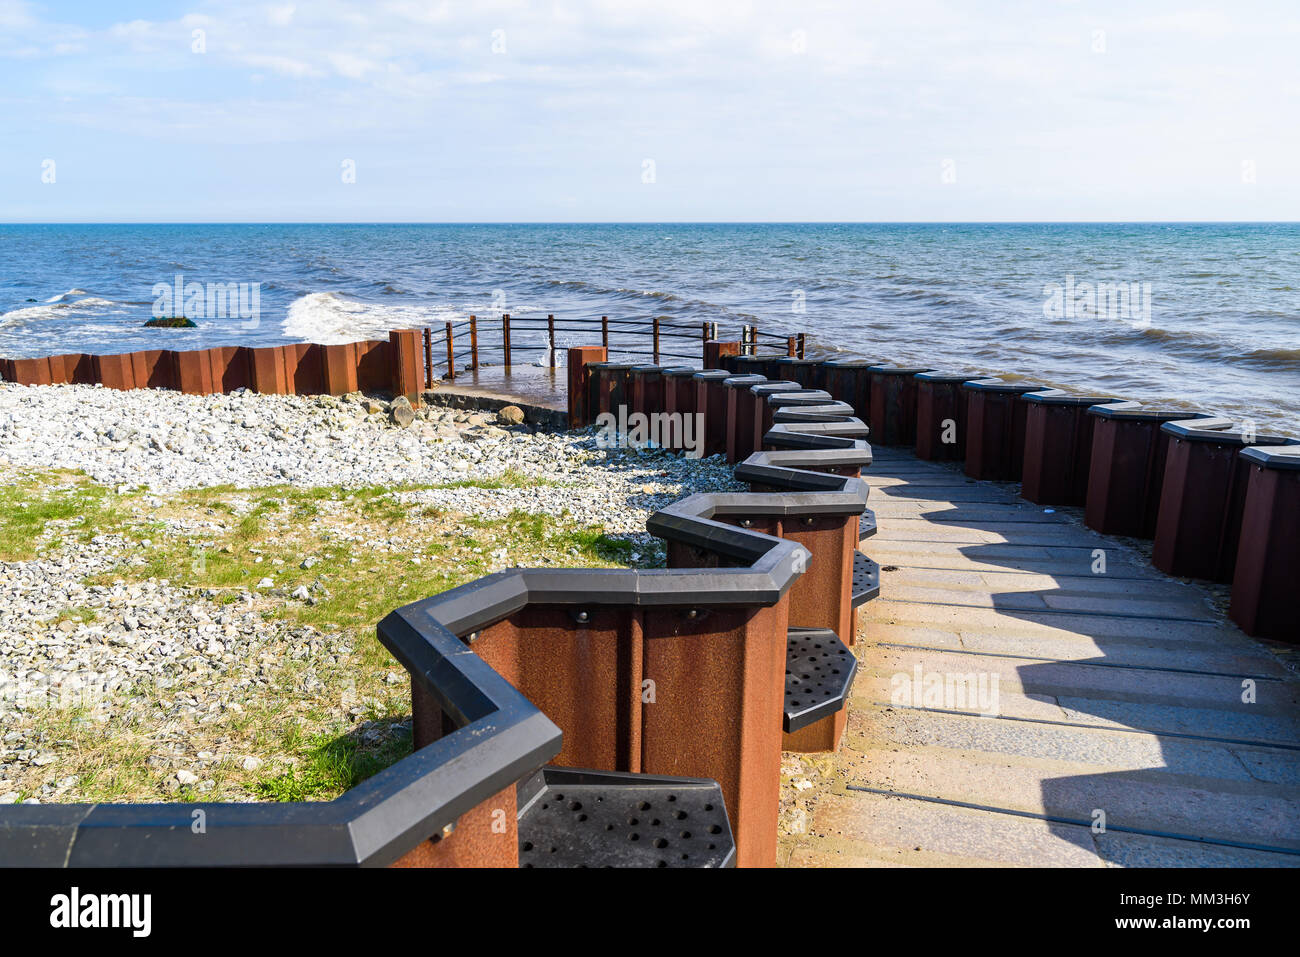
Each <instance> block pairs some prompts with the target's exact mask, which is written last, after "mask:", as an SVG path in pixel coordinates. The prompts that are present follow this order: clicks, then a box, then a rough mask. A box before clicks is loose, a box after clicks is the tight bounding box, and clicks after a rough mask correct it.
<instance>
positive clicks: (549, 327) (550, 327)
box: [546, 313, 555, 369]
mask: <svg viewBox="0 0 1300 957" xmlns="http://www.w3.org/2000/svg"><path fill="white" fill-rule="evenodd" d="M546 341H547V343H548V344H549V345H550V347H551V368H552V369H554V368H555V316H554V315H552V314H550V313H547V315H546Z"/></svg>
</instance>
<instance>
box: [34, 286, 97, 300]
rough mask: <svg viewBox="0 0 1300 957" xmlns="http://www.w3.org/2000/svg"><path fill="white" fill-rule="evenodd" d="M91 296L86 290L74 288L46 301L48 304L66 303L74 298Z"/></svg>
mask: <svg viewBox="0 0 1300 957" xmlns="http://www.w3.org/2000/svg"><path fill="white" fill-rule="evenodd" d="M89 295H90V293H88V292H86V290H84V289H77V288H75V287H74V288H72V289H69V290H68V291H67V292H61V293H59V294H58V295H57V296H50V298H49V299H46V300H45V301H46V302H66V301H67V300H68V299H71V298H72V297H73V296H89Z"/></svg>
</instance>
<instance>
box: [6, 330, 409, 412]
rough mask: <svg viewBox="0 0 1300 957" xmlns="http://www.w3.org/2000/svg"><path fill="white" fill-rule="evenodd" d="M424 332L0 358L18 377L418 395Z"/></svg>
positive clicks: (23, 380) (128, 385) (196, 388)
mask: <svg viewBox="0 0 1300 957" xmlns="http://www.w3.org/2000/svg"><path fill="white" fill-rule="evenodd" d="M419 336H420V333H419V330H416V329H402V330H395V331H393V332H391V333H389V337H388V339H387V340H369V341H365V342H345V343H340V344H334V345H317V344H314V343H307V342H303V343H293V344H291V345H284V346H257V347H253V346H213V347H212V348H209V349H195V350H188V351H178V350H172V349H146V350H142V351H140V352H127V353H120V354H117V355H81V354H72V355H59V356H50V357H48V358H41V359H0V377H3V378H4V380H5V381H6V382H13V383H16V384H18V385H64V384H71V385H102V386H104V387H105V388H109V389H170V390H172V391H175V392H184V393H187V394H189V395H212V394H216V393H223V392H234V391H235V390H236V389H251V390H253V391H254V392H262V393H269V394H276V395H290V394H297V395H319V394H329V395H344V394H346V393H348V392H355V391H358V390H360V391H362V392H392V393H393V394H395V395H406V396H407V397H408V398H411V399H412V401H416V400H418V398H419V393H420V390H421V389H423V388H424V386H425V384H426V383H425V381H424V372H423V370H422V369H421V367H420V361H421V359H420V357H421V355H422V354H423V346H422V345H421V343H420V340H419Z"/></svg>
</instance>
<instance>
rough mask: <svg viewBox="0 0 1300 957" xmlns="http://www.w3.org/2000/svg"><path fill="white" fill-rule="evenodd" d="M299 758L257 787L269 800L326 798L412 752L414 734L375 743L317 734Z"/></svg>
mask: <svg viewBox="0 0 1300 957" xmlns="http://www.w3.org/2000/svg"><path fill="white" fill-rule="evenodd" d="M298 750H299V752H300V756H301V757H300V761H299V763H298V764H297V765H295V766H292V767H290V768H289V770H287V771H285V772H283V773H281V774H276V775H273V776H270V777H265V778H263V779H262V780H260V781H259V782H257V784H256V785H255V786H254V791H255V792H256V793H257V795H258V796H259V797H261V798H264V799H266V800H268V801H326V800H330V799H332V798H335V797H338V795H340V794H342V793H343V792H344V791H347V790H349V789H350V788H353V787H355V786H356V785H358V784H360V783H361V782H362V781H364V780H365V779H366V778H368V777H370V776H372V775H374V774H378V773H379V772H380V771H382V770H383V769H384V768H386V767H388V766H389V765H391V764H394V763H395V762H397V761H400V760H401V759H402V758H404V757H406V756H407V755H408V754H410V753H411V736H410V735H409V734H403V735H400V736H397V737H390V738H388V739H387V740H384V741H382V742H380V743H378V744H376V745H374V746H367V745H364V744H362V743H361V741H360V738H359V734H358V732H356V731H353V732H351V733H349V734H345V735H340V736H337V737H330V736H329V735H317V736H315V737H313V738H311V739H310V740H309V741H306V742H305V743H304V744H303V745H302V746H301V747H300V748H299V749H298Z"/></svg>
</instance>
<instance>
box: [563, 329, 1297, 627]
mask: <svg viewBox="0 0 1300 957" xmlns="http://www.w3.org/2000/svg"><path fill="white" fill-rule="evenodd" d="M738 345H739V344H738V343H710V344H709V345H708V346H707V347H706V354H708V355H710V356H711V357H712V358H713V360H714V362H715V363H716V364H717V365H718V366H719V367H720V368H719V369H707V368H706V369H704V370H698V369H689V368H674V367H668V366H652V365H638V364H633V363H621V362H608V361H603V360H604V359H605V358H606V357H605V355H604V354H603V353H602V352H601V350H599V349H598V348H597V349H592V348H591V347H587V348H584V349H574V350H571V351H570V356H569V362H570V367H569V403H568V411H569V423H570V426H571V427H579V426H582V425H588V424H591V423H594V422H595V421H596V418H597V416H599V415H600V414H601V413H615V412H616V410H617V409H619V408H620V407H624V408H626V409H627V411H628V412H629V413H635V412H640V413H643V414H647V415H648V414H653V413H668V414H672V413H695V412H699V413H701V414H702V415H703V416H704V432H705V436H704V448H705V450H706V452H708V453H710V454H711V453H713V452H726V453H727V455H728V457H729V458H730V459H731V460H732V461H736V460H737V458H738V457H739V458H743V457H744V455H746V454H748V452H749V450H751V449H754V448H762V447H763V446H762V443H763V442H764V441H765V439H766V438H767V436H766V433H767V430H768V429H770V428H771V427H772V424H773V421H774V411H775V412H777V415H778V416H779V415H780V414H781V413H780V412H779V411H777V410H781V409H782V408H783V406H787V405H790V404H794V405H796V406H798V405H810V407H808V408H803V409H799V408H794V409H785V410H784V416H785V417H786V418H798V419H801V420H802V421H804V422H805V423H808V424H810V427H811V424H812V423H821V428H822V429H823V435H826V434H830V432H831V431H833V430H834V428H835V427H836V426H835V425H834V423H835V422H836V421H838V420H839V417H840V416H842V415H843V414H845V413H848V414H850V415H852V416H854V417H855V418H856V419H857V420H860V421H862V422H865V423H869V425H870V436H871V441H872V443H873V444H876V445H881V446H891V447H903V448H912V449H914V450H915V452H916V454H917V456H918V457H920V458H922V459H927V460H931V461H937V460H942V461H950V462H954V463H960V464H961V465H962V467H963V469H964V471H965V473H966V474H967V475H968V476H970V477H971V478H973V479H985V480H993V481H1003V482H1017V483H1019V484H1020V495H1021V497H1022V498H1024V499H1026V500H1027V501H1030V502H1033V503H1035V504H1038V505H1042V506H1045V507H1048V508H1052V507H1056V506H1077V507H1080V508H1082V509H1083V519H1084V522H1085V524H1087V525H1088V526H1089V527H1090V528H1093V529H1094V530H1096V531H1098V532H1101V533H1103V534H1109V535H1120V536H1127V537H1130V538H1138V539H1148V540H1150V541H1151V543H1152V545H1151V554H1152V557H1151V561H1152V564H1153V565H1155V567H1156V568H1158V569H1160V570H1161V571H1163V572H1165V573H1167V574H1171V575H1178V576H1183V577H1188V578H1196V579H1202V580H1207V581H1212V582H1218V583H1222V584H1227V585H1230V586H1231V603H1230V606H1229V617H1231V619H1232V620H1233V621H1235V622H1236V623H1237V624H1238V625H1239V626H1240V627H1241V629H1242V630H1243V631H1245V632H1246V633H1247V634H1249V635H1254V636H1258V637H1265V638H1272V639H1279V640H1283V641H1290V642H1298V641H1300V615H1297V613H1296V604H1295V594H1294V592H1295V586H1296V583H1297V582H1300V439H1296V438H1293V437H1290V436H1285V435H1277V434H1273V435H1268V434H1260V433H1257V432H1256V431H1255V430H1254V428H1253V427H1252V426H1251V425H1250V424H1249V422H1242V423H1234V422H1232V421H1231V420H1228V419H1223V418H1218V417H1215V416H1212V415H1208V414H1206V413H1204V412H1200V411H1198V410H1195V409H1186V408H1151V407H1145V406H1142V405H1140V404H1138V403H1136V402H1130V401H1125V400H1123V399H1120V398H1117V397H1115V396H1109V395H1095V394H1094V395H1087V394H1077V393H1072V392H1068V391H1065V390H1061V389H1049V388H1045V387H1043V386H1041V385H1034V384H1030V383H1026V382H1022V381H1006V380H1002V379H989V378H981V377H980V376H979V375H978V374H975V373H970V372H961V371H942V370H934V369H924V368H916V367H902V366H896V365H891V364H888V363H880V362H874V361H872V360H870V359H837V360H829V361H823V362H819V361H816V360H811V359H804V358H795V357H755V356H747V355H744V354H743V352H742V351H740V350H738V348H737V347H738ZM706 365H707V363H706ZM774 382H777V383H779V384H777V385H774V384H773V383H774ZM782 389H786V390H787V391H786V392H782V391H781V390H782ZM778 420H779V419H778ZM1103 559H1104V556H1103Z"/></svg>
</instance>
